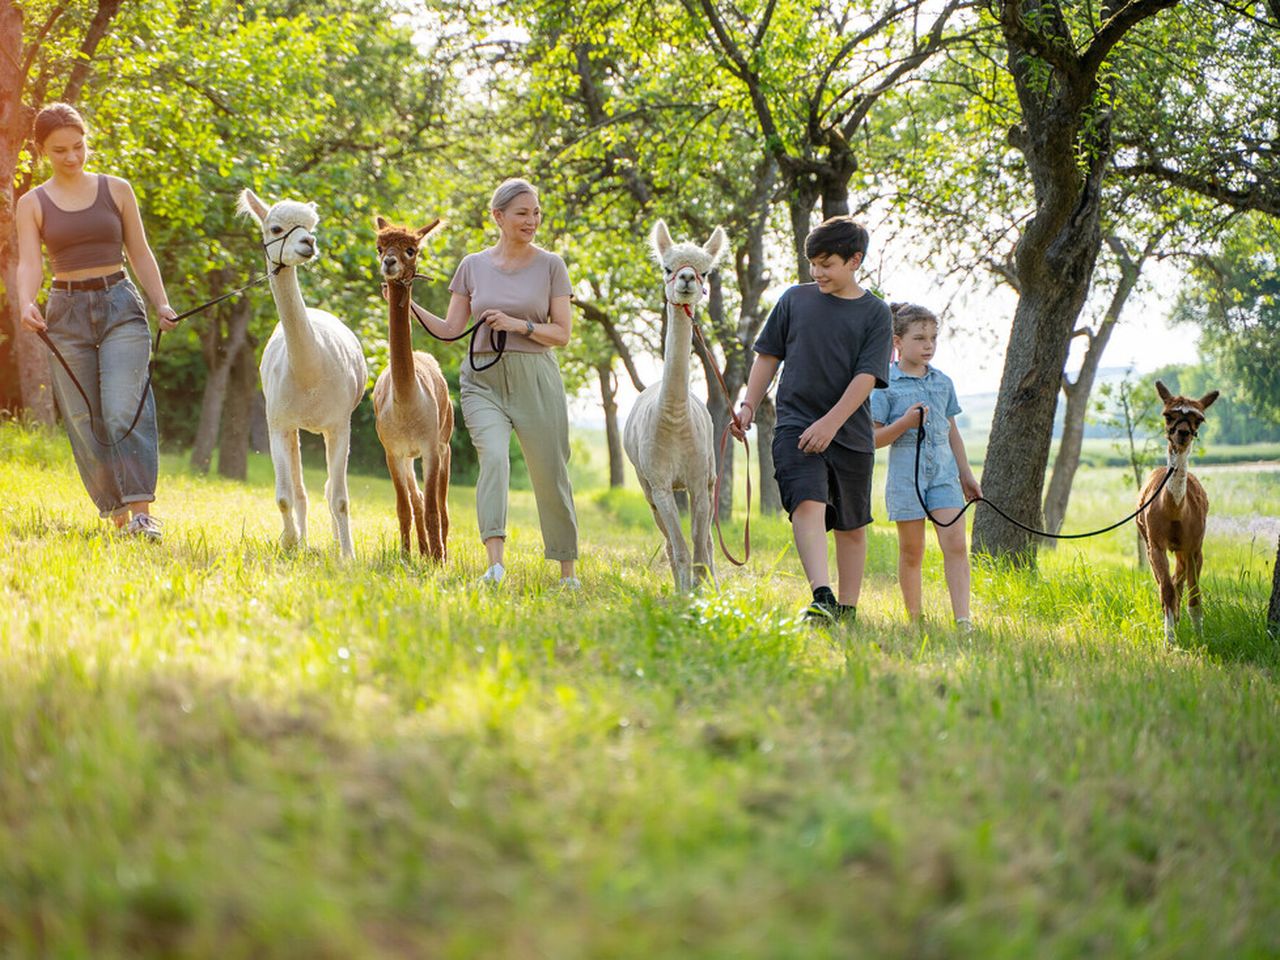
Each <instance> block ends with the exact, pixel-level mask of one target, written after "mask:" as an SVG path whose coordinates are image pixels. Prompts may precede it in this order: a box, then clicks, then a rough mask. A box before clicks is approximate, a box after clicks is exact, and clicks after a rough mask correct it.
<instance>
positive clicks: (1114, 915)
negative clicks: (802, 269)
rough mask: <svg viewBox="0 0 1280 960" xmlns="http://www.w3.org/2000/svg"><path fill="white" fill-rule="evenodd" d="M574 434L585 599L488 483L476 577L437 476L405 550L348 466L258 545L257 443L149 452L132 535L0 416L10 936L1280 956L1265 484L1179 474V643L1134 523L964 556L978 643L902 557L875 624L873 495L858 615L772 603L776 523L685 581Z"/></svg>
mask: <svg viewBox="0 0 1280 960" xmlns="http://www.w3.org/2000/svg"><path fill="white" fill-rule="evenodd" d="M578 453H579V454H580V455H579V456H578V458H577V459H578V463H577V464H576V465H575V469H576V470H577V475H576V476H577V484H578V493H577V503H578V511H579V519H580V525H581V532H582V551H583V556H582V560H581V565H580V575H581V577H582V581H583V589H582V590H581V591H580V592H578V593H563V592H561V591H560V590H559V589H558V587H557V585H556V580H557V575H558V569H557V567H556V565H555V564H553V563H550V562H548V561H545V560H543V559H542V558H541V548H540V539H539V536H538V533H537V523H536V513H535V511H534V508H533V501H532V495H531V494H530V493H528V492H525V491H517V492H515V493H514V494H513V496H512V527H511V537H510V544H509V563H508V567H509V576H508V579H507V581H506V583H505V584H504V585H503V586H502V588H500V589H498V590H484V589H480V588H478V587H477V586H476V585H475V582H474V581H475V579H476V577H477V576H478V575H479V573H480V572H481V570H482V569H483V555H482V549H481V546H480V544H479V543H478V541H477V536H476V532H475V517H474V512H473V496H474V492H473V490H472V489H471V488H469V487H455V488H454V489H453V490H452V492H451V510H452V519H453V529H452V533H451V536H450V551H451V556H450V561H449V563H448V565H447V566H446V567H445V568H444V569H442V570H435V569H432V568H430V567H427V566H425V565H423V564H421V563H419V562H418V561H416V560H414V561H410V562H403V561H402V560H401V559H400V558H399V555H398V551H397V549H396V548H395V543H396V539H395V520H394V501H393V497H392V493H391V487H390V484H389V482H388V481H387V480H386V479H385V478H384V477H366V476H353V477H352V478H351V490H352V500H353V509H352V512H353V530H354V535H355V539H356V550H357V560H356V562H355V563H354V564H350V565H343V564H342V563H340V562H338V561H337V560H336V559H335V558H334V556H333V554H332V551H331V546H332V542H333V540H332V535H331V533H330V530H329V522H328V515H327V510H326V509H325V506H324V503H323V498H322V494H321V485H322V482H323V480H322V476H321V475H320V474H319V473H318V472H315V471H312V472H310V473H309V474H308V486H309V489H310V491H311V521H312V531H311V532H312V536H311V544H310V548H309V549H307V550H306V551H304V552H301V553H297V554H288V553H282V552H280V551H279V550H278V549H277V548H276V546H275V545H274V540H275V537H276V536H277V534H278V532H279V521H278V514H277V511H276V509H275V507H274V505H273V503H272V490H271V478H270V464H269V462H268V461H267V460H265V459H264V458H259V459H255V461H254V463H253V466H252V471H253V475H252V477H251V480H250V482H249V483H247V484H239V483H232V482H227V481H223V480H219V479H215V478H210V477H203V476H198V475H193V474H191V473H190V472H189V471H188V470H187V469H186V468H185V467H184V465H183V463H182V461H180V460H179V459H178V458H175V457H165V458H164V460H163V463H162V477H161V489H160V492H159V494H160V502H159V504H158V505H157V514H158V515H159V516H161V517H162V518H163V519H164V520H165V523H166V537H165V541H164V543H163V544H161V545H152V544H147V543H141V542H134V541H130V540H124V539H121V538H119V537H116V536H114V535H110V534H108V533H107V531H106V529H105V527H104V525H103V524H102V523H101V522H100V521H99V520H97V518H96V517H95V515H94V511H93V509H92V507H91V505H90V503H89V501H88V498H87V496H86V495H85V493H84V491H83V489H82V487H81V485H80V482H79V480H78V478H77V476H76V474H75V470H74V467H73V465H72V462H71V458H70V453H69V451H68V448H67V444H66V441H65V439H64V438H63V437H61V436H60V435H56V434H48V433H44V432H42V431H39V430H34V429H28V428H23V427H20V426H18V425H14V424H4V425H0V529H2V530H3V538H2V539H0V957H3V958H6V960H8V958H26V957H58V958H79V957H93V958H125V957H210V958H212V957H216V958H274V957H281V958H349V957H355V958H363V957H370V958H383V957H386V958H402V957H403V958H408V957H432V958H434V957H440V958H464V957H466V958H469V957H503V958H507V957H509V958H555V960H574V958H611V957H629V958H630V957H636V958H686V957H699V958H703V957H705V958H826V957H832V958H835V957H840V958H845V957H863V956H865V957H881V956H911V957H920V958H932V957H937V958H947V957H983V958H987V957H993V958H1000V957H1019V958H1020V957H1137V956H1142V957H1195V958H1203V957H1233V958H1234V957H1277V956H1280V647H1278V646H1277V644H1276V643H1275V642H1273V641H1272V640H1270V639H1269V638H1268V637H1267V635H1266V631H1265V627H1264V624H1263V619H1264V612H1265V607H1266V601H1267V597H1268V594H1269V590H1270V578H1271V561H1272V559H1273V557H1274V554H1275V539H1274V534H1271V535H1270V536H1260V535H1257V534H1253V535H1251V534H1249V532H1248V531H1249V530H1250V529H1251V523H1252V521H1253V520H1255V519H1256V518H1257V517H1258V516H1259V515H1270V516H1273V517H1274V516H1280V472H1265V471H1257V470H1243V469H1226V468H1221V469H1218V468H1207V469H1205V470H1203V471H1199V472H1200V475H1201V477H1202V479H1203V481H1204V483H1205V486H1206V487H1207V488H1208V490H1209V493H1210V497H1211V498H1212V500H1213V504H1214V506H1213V509H1214V512H1215V516H1220V517H1228V518H1235V519H1236V520H1237V521H1238V524H1237V525H1236V526H1235V527H1232V526H1231V524H1227V532H1224V533H1221V534H1215V535H1214V536H1212V537H1211V538H1210V540H1209V542H1208V545H1207V562H1206V587H1205V591H1206V618H1205V633H1204V637H1203V639H1202V640H1200V639H1197V638H1196V637H1195V635H1194V634H1193V633H1191V632H1190V630H1189V629H1185V630H1184V631H1183V632H1181V633H1180V635H1179V642H1178V643H1177V644H1176V645H1175V646H1173V647H1172V648H1170V647H1166V645H1165V643H1164V642H1163V639H1162V630H1161V626H1160V614H1159V609H1158V603H1157V600H1156V595H1155V589H1154V585H1153V583H1152V582H1151V581H1150V579H1149V576H1148V575H1147V574H1146V573H1145V572H1144V571H1141V570H1138V569H1137V567H1136V564H1135V562H1134V533H1133V530H1132V527H1128V528H1124V529H1121V530H1119V531H1116V532H1115V533H1113V534H1108V535H1106V536H1104V537H1101V538H1098V539H1096V540H1091V541H1084V542H1081V543H1079V544H1076V545H1064V546H1061V547H1059V548H1057V549H1055V550H1045V551H1043V552H1042V553H1041V560H1040V563H1039V565H1038V569H1036V570H1035V571H1027V570H1013V569H1007V568H1001V567H997V566H990V565H981V566H975V569H974V602H975V616H976V619H977V623H978V629H977V630H976V631H975V632H974V633H972V634H971V635H968V636H963V635H957V634H956V633H955V632H954V631H953V630H952V629H951V628H950V626H949V623H950V617H949V615H948V613H947V610H946V609H945V607H944V602H945V589H944V586H943V581H942V575H941V558H940V555H939V554H938V553H937V550H936V546H931V549H930V552H929V555H928V558H927V560H926V572H925V576H926V580H925V591H926V608H927V612H928V614H929V615H928V617H927V619H926V622H925V623H924V624H923V625H922V626H921V627H918V628H916V627H909V626H908V625H907V624H906V623H905V622H904V618H903V614H902V611H901V603H900V599H899V597H898V594H897V588H896V584H895V580H894V569H895V562H896V560H895V556H896V555H895V549H896V546H895V539H894V536H893V532H892V528H891V527H890V526H889V525H888V524H884V523H880V524H877V525H876V526H875V527H874V528H873V530H872V533H871V537H870V556H869V563H868V567H869V573H868V580H867V583H866V586H865V588H864V593H863V600H862V603H861V604H860V606H859V615H858V620H857V623H856V624H855V625H853V626H850V627H846V626H842V627H839V628H836V629H821V628H810V627H809V626H807V625H805V624H804V623H803V622H802V621H801V620H800V619H799V617H798V611H799V609H800V607H801V605H802V603H803V601H804V600H805V598H806V597H807V590H806V589H805V584H804V582H803V579H802V576H801V574H800V571H799V567H798V564H797V562H796V560H795V556H794V553H793V552H792V551H791V549H790V546H789V545H790V536H789V528H788V527H787V524H786V523H785V521H784V520H780V519H778V518H760V517H755V518H754V519H753V524H752V533H753V540H754V544H753V550H754V556H753V559H752V561H751V564H750V566H749V567H748V568H746V569H745V570H738V569H734V568H730V567H728V565H727V564H723V563H722V564H721V570H720V573H721V577H720V588H719V590H706V591H704V592H702V593H701V594H700V595H697V596H695V597H693V598H691V599H685V598H679V597H676V596H673V595H672V591H671V586H670V576H669V573H668V571H667V569H666V565H665V557H663V556H662V555H661V554H660V551H659V549H658V548H659V545H660V541H659V538H658V535H657V533H656V530H655V529H654V528H653V526H652V523H651V521H650V520H649V516H648V510H647V508H646V507H645V506H644V504H643V501H642V500H641V498H640V496H639V494H638V492H637V491H636V490H635V489H634V488H632V489H630V490H622V491H613V492H609V491H605V490H602V489H601V487H600V476H601V475H602V473H603V466H602V464H601V463H600V462H599V459H598V454H596V453H594V448H593V447H591V446H590V445H581V444H580V445H579V449H578ZM1125 477H1126V471H1125V470H1124V469H1123V468H1094V469H1090V470H1088V471H1086V472H1084V473H1082V475H1081V478H1080V480H1079V483H1078V489H1077V493H1076V496H1075V501H1074V503H1073V507H1072V512H1071V514H1070V516H1069V517H1068V521H1067V527H1068V528H1069V529H1081V528H1084V527H1087V526H1091V525H1095V524H1099V525H1100V524H1102V523H1106V522H1109V521H1110V520H1111V519H1114V518H1117V517H1119V516H1122V515H1123V514H1124V513H1127V512H1128V511H1129V510H1130V509H1131V507H1132V504H1133V495H1134V494H1133V489H1132V481H1131V480H1129V481H1127V482H1126V479H1125ZM881 503H882V501H881V499H880V494H879V493H877V499H876V504H877V512H878V513H880V514H881V515H882V514H883V511H882V508H881V506H880V504H881ZM740 521H741V518H740V517H739V521H738V523H736V524H735V525H734V527H733V529H732V530H731V531H727V533H728V535H729V536H730V537H733V536H737V535H738V534H739V533H740V529H741V528H740ZM1185 626H1187V625H1186V624H1184V627H1185Z"/></svg>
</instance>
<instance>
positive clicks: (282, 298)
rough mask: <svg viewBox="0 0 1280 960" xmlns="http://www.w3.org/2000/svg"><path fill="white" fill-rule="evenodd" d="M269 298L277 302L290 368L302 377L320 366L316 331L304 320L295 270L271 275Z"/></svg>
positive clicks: (305, 312) (300, 291)
mask: <svg viewBox="0 0 1280 960" xmlns="http://www.w3.org/2000/svg"><path fill="white" fill-rule="evenodd" d="M271 296H272V297H273V298H274V299H275V302H276V313H278V314H279V315H280V325H281V326H282V327H284V340H285V343H286V344H287V345H288V347H289V366H290V367H292V368H293V370H294V371H295V372H298V373H302V374H304V375H305V374H307V373H310V372H313V371H314V370H316V368H317V367H318V366H319V363H320V350H319V347H318V345H317V344H316V333H315V330H314V329H313V328H312V326H311V321H310V320H309V319H307V305H306V304H305V303H303V301H302V288H301V287H299V286H298V270H297V268H296V267H285V268H284V269H283V270H281V271H280V272H279V273H274V272H273V273H272V274H271Z"/></svg>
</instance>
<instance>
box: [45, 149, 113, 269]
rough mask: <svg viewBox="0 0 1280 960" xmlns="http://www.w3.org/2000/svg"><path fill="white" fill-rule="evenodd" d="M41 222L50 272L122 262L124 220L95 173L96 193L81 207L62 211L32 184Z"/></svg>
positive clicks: (106, 186) (104, 182)
mask: <svg viewBox="0 0 1280 960" xmlns="http://www.w3.org/2000/svg"><path fill="white" fill-rule="evenodd" d="M36 196H38V197H39V198H40V210H41V211H42V216H43V219H44V224H43V225H42V226H41V228H40V236H41V237H42V238H43V239H44V245H45V249H46V250H48V251H49V259H50V260H51V261H53V272H54V273H62V272H64V271H68V270H85V269H87V268H89V267H109V266H112V265H114V264H117V263H122V262H123V261H124V252H123V249H122V248H123V246H124V220H123V219H122V218H121V216H120V209H119V208H118V207H117V206H116V202H115V200H113V199H112V198H111V189H110V188H109V187H108V185H107V178H106V177H105V176H104V175H103V174H101V173H100V174H98V195H97V196H96V197H95V198H94V200H93V205H92V206H89V207H86V208H85V209H83V210H63V209H62V208H61V207H59V206H58V205H57V204H56V203H54V202H53V198H52V197H50V196H49V195H48V194H47V193H45V190H44V187H36Z"/></svg>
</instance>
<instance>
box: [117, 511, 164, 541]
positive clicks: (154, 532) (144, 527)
mask: <svg viewBox="0 0 1280 960" xmlns="http://www.w3.org/2000/svg"><path fill="white" fill-rule="evenodd" d="M163 526H164V524H162V523H161V522H160V521H159V520H157V519H156V518H155V517H153V516H151V514H149V513H136V514H134V516H133V519H132V520H130V521H129V524H128V526H126V527H125V528H124V532H125V533H127V534H128V535H129V536H131V537H142V538H144V539H146V540H150V541H152V542H153V543H159V542H160V541H161V540H163V539H164V530H162V529H161V528H162V527H163Z"/></svg>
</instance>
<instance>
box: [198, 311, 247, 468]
mask: <svg viewBox="0 0 1280 960" xmlns="http://www.w3.org/2000/svg"><path fill="white" fill-rule="evenodd" d="M215 295H216V291H215ZM252 315H253V307H252V303H251V301H249V300H247V299H242V300H237V301H236V302H235V305H234V306H233V307H232V308H231V316H230V318H229V320H228V330H227V336H226V338H225V339H223V338H222V337H221V336H220V335H219V332H218V331H219V329H220V327H221V322H218V323H214V324H211V328H210V329H211V333H210V337H211V338H213V345H212V349H210V350H206V352H205V353H206V358H210V357H211V358H212V359H211V360H210V362H209V379H208V380H207V381H205V385H204V396H203V397H202V398H201V400H200V419H199V421H198V423H197V425H196V436H195V440H194V441H193V442H192V445H191V465H192V466H193V467H195V468H196V469H197V470H199V471H200V472H201V473H208V472H209V466H210V464H211V463H212V462H213V448H214V445H215V444H216V443H217V440H218V434H219V432H220V431H219V427H220V425H221V423H222V407H223V404H224V402H225V401H226V396H227V384H228V382H229V381H230V378H231V367H232V365H233V364H234V363H235V359H236V356H237V355H238V354H239V353H240V351H241V349H242V348H243V346H244V344H245V341H246V339H247V337H248V332H249V318H250V317H251V316H252Z"/></svg>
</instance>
